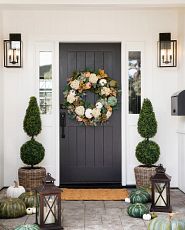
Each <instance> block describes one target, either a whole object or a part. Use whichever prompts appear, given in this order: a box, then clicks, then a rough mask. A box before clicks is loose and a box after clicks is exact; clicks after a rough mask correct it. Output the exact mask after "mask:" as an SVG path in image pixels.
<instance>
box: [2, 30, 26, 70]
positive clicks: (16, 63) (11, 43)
mask: <svg viewBox="0 0 185 230" xmlns="http://www.w3.org/2000/svg"><path fill="white" fill-rule="evenodd" d="M4 67H7V68H21V67H22V41H21V34H9V40H4Z"/></svg>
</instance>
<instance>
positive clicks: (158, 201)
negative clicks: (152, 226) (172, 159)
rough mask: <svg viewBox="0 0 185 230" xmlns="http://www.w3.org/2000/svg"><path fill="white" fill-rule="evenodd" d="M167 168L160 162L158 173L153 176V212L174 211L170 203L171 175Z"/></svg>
mask: <svg viewBox="0 0 185 230" xmlns="http://www.w3.org/2000/svg"><path fill="white" fill-rule="evenodd" d="M165 171H166V169H164V168H163V165H162V164H160V165H159V166H158V167H157V168H156V174H155V175H154V176H152V177H151V183H152V205H151V209H150V210H151V211H152V212H172V208H171V205H170V181H171V177H170V176H169V175H167V174H166V173H165Z"/></svg>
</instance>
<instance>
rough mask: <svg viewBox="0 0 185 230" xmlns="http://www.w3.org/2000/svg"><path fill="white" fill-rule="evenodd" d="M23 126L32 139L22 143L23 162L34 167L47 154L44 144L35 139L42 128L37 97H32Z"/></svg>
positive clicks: (21, 154)
mask: <svg viewBox="0 0 185 230" xmlns="http://www.w3.org/2000/svg"><path fill="white" fill-rule="evenodd" d="M23 128H24V131H25V132H26V133H27V135H28V136H30V137H31V140H30V141H27V142H26V143H25V144H23V145H22V147H21V149H20V156H21V160H22V161H23V163H25V164H27V165H30V166H31V167H32V168H33V167H34V165H36V164H39V163H40V162H41V161H42V160H43V159H44V155H45V149H44V147H43V146H42V144H41V143H39V142H37V141H36V140H35V139H34V136H37V135H38V134H39V133H40V132H41V130H42V128H41V117H40V110H39V106H38V104H37V99H36V98H35V97H30V101H29V105H28V108H27V110H26V115H25V118H24V122H23Z"/></svg>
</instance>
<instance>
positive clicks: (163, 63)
mask: <svg viewBox="0 0 185 230" xmlns="http://www.w3.org/2000/svg"><path fill="white" fill-rule="evenodd" d="M176 65H177V41H176V40H171V41H159V42H158V66H159V67H175V66H176Z"/></svg>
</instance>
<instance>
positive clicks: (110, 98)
mask: <svg viewBox="0 0 185 230" xmlns="http://www.w3.org/2000/svg"><path fill="white" fill-rule="evenodd" d="M87 91H91V92H93V93H95V94H96V95H97V96H98V99H97V101H96V103H95V105H93V104H91V103H90V102H88V101H86V92H87ZM118 93H119V89H118V83H117V81H115V80H113V79H111V78H110V77H109V76H108V75H107V74H106V73H105V71H104V70H98V71H97V72H91V71H82V72H74V73H73V75H72V76H71V77H70V79H68V83H67V85H66V87H65V89H64V91H63V94H64V104H63V105H64V107H65V108H66V109H67V111H68V114H69V117H70V118H71V119H76V120H77V121H78V122H82V123H84V124H85V125H94V126H96V125H97V124H98V123H104V122H106V121H107V120H108V119H109V118H110V116H111V115H112V111H113V109H115V108H116V107H117V104H118V100H117V96H118Z"/></svg>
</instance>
